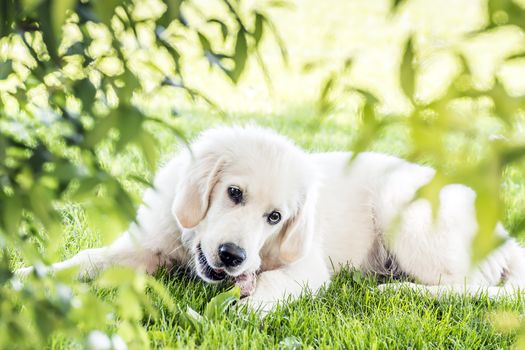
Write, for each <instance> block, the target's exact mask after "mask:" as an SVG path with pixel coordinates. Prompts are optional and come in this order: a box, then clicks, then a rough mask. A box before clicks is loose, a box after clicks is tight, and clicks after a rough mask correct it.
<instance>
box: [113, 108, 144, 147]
mask: <svg viewBox="0 0 525 350" xmlns="http://www.w3.org/2000/svg"><path fill="white" fill-rule="evenodd" d="M115 113H117V115H118V124H117V127H118V130H119V132H120V137H119V139H118V142H117V145H116V150H117V151H121V150H122V149H123V148H124V146H126V145H127V144H128V143H129V142H131V141H134V140H135V139H136V138H137V137H138V136H139V135H140V133H141V131H142V122H143V121H144V115H143V114H142V112H140V111H139V110H138V109H137V108H135V107H133V106H129V105H120V106H119V107H118V108H117V109H116V110H115Z"/></svg>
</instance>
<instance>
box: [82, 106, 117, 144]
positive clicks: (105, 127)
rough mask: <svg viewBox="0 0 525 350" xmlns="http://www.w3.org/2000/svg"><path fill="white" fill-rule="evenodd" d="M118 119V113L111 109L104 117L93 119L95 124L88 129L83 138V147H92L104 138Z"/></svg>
mask: <svg viewBox="0 0 525 350" xmlns="http://www.w3.org/2000/svg"><path fill="white" fill-rule="evenodd" d="M118 121H119V114H118V113H117V112H116V111H115V110H113V111H111V112H110V113H109V114H108V115H107V116H106V117H104V118H102V119H96V120H95V126H94V128H93V129H92V130H90V131H88V133H87V135H86V138H85V140H84V146H85V147H94V146H95V145H97V144H98V143H99V142H100V141H102V140H103V139H104V138H106V136H107V134H108V132H109V131H110V130H111V129H113V128H114V127H116V126H117V123H118Z"/></svg>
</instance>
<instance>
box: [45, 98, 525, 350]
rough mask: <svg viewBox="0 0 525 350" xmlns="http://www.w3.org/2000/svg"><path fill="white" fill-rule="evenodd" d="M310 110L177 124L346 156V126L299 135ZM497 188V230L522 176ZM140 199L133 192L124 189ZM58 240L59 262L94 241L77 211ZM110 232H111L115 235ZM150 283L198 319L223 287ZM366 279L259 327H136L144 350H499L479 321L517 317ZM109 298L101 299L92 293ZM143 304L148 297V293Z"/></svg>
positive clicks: (169, 319)
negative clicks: (257, 135) (267, 134)
mask: <svg viewBox="0 0 525 350" xmlns="http://www.w3.org/2000/svg"><path fill="white" fill-rule="evenodd" d="M310 110H311V109H308V108H305V109H301V108H292V109H291V110H290V111H289V112H287V113H285V114H283V115H272V116H271V117H269V116H268V115H266V114H259V115H256V114H250V115H241V114H236V115H234V116H231V118H228V119H227V121H223V120H222V121H221V120H220V118H217V116H214V115H213V113H211V112H209V111H208V112H206V111H203V112H193V114H192V115H191V116H190V117H184V118H183V119H180V120H179V125H180V127H181V128H182V130H183V131H184V132H185V134H186V135H187V136H188V137H189V138H190V139H191V138H192V137H194V136H195V135H197V134H198V132H199V131H201V130H203V129H206V128H208V127H211V126H213V125H217V124H224V123H227V124H244V123H257V124H259V125H263V126H268V127H271V128H274V129H276V130H278V131H279V132H281V133H283V134H285V135H287V136H289V137H290V138H292V139H293V140H295V141H296V142H297V143H298V144H299V145H300V146H301V147H304V148H305V149H307V150H309V151H333V150H344V149H347V147H348V144H349V142H350V141H351V140H352V138H353V137H355V133H356V131H355V129H354V128H353V127H352V126H346V127H345V126H341V125H340V124H339V123H337V122H336V121H334V120H330V119H329V120H326V121H325V122H324V124H323V125H322V127H320V128H319V129H314V128H311V129H308V125H310V123H313V122H314V120H315V114H314V113H311V112H309V111H310ZM158 136H159V141H160V143H161V149H162V152H163V154H164V158H165V159H166V158H167V157H168V156H169V154H171V153H173V152H174V151H176V149H178V148H179V147H184V146H182V145H180V144H177V141H176V138H175V137H174V136H173V135H170V134H169V132H167V131H159V134H158ZM406 142H407V141H406V135H405V134H404V132H403V130H402V129H400V128H396V127H394V128H391V129H389V130H387V132H385V133H384V134H383V135H381V136H379V137H378V140H377V141H376V142H375V143H374V144H373V148H374V149H376V150H379V151H384V152H388V153H391V154H398V155H403V154H404V153H405V152H406V150H407V147H408V146H407V144H406ZM113 161H114V162H116V163H113V165H114V166H116V167H119V168H120V170H119V171H120V172H121V173H122V174H123V175H122V176H123V178H125V175H126V174H130V173H135V174H136V173H139V174H145V175H146V176H148V177H150V176H151V174H149V173H148V171H147V170H146V169H147V166H146V164H145V163H144V161H143V160H142V159H141V158H140V157H139V156H138V153H137V154H135V152H133V151H131V152H125V153H123V154H121V155H119V156H118V157H117V159H116V160H113ZM505 179H506V181H505V189H506V190H505V194H506V199H507V203H508V204H509V205H508V211H507V215H506V218H507V225H510V226H512V225H513V223H514V221H515V220H518V219H519V218H520V217H521V216H520V215H521V212H520V211H519V210H520V209H519V208H522V207H523V198H524V196H523V194H524V193H525V186H524V185H523V184H524V183H525V176H524V175H523V172H520V171H518V170H515V171H513V170H509V171H508V172H507V176H506V178H505ZM133 188H134V192H135V194H136V195H137V196H139V195H140V192H141V189H142V187H141V186H138V185H134V187H133ZM65 212H66V215H65V222H66V235H65V236H64V239H65V241H64V242H63V246H62V247H63V248H62V250H61V252H62V254H63V256H62V257H63V258H67V257H70V256H72V255H73V254H75V253H76V252H78V251H79V250H81V249H84V248H88V247H93V246H98V245H100V244H101V240H100V237H99V236H98V235H97V233H96V232H92V231H91V230H90V229H89V227H88V226H87V225H86V222H85V220H84V215H83V212H82V209H81V207H79V206H75V205H73V206H71V207H68V208H67V209H66V211H65ZM115 234H118V232H115ZM157 278H158V279H159V280H160V281H161V282H162V283H163V284H164V285H166V286H167V288H168V290H169V292H170V293H171V296H172V298H173V300H174V301H175V303H176V305H177V307H178V309H179V310H185V309H186V306H190V307H191V308H193V309H195V310H197V311H202V310H203V309H204V307H205V305H206V303H207V302H208V301H209V300H210V299H211V298H212V297H213V296H214V295H216V294H217V293H219V292H220V291H222V290H224V288H226V287H227V286H225V285H219V286H214V285H208V284H205V283H204V282H202V281H200V280H197V279H193V278H190V277H188V276H187V275H185V274H184V273H183V272H172V273H168V272H166V271H164V272H161V273H160V274H158V275H157ZM376 286H377V281H376V280H375V279H374V278H362V277H361V275H360V274H359V273H357V272H353V271H343V272H342V273H340V274H338V275H337V276H336V277H335V279H334V281H333V283H332V284H331V285H330V286H329V287H328V288H326V289H324V290H323V291H321V292H320V294H319V295H318V296H316V297H313V296H310V295H305V296H304V297H302V298H301V299H300V300H298V301H296V302H293V303H291V304H289V305H286V306H284V307H282V308H279V309H278V310H277V311H276V312H275V313H273V314H270V315H269V316H268V317H266V318H265V319H264V320H261V319H259V318H258V317H256V316H255V315H250V314H246V313H244V312H241V311H240V310H238V309H237V308H235V307H234V308H232V309H230V311H228V313H227V314H225V315H224V317H223V318H221V319H219V320H215V321H210V322H207V323H206V326H205V328H204V329H203V331H195V330H193V329H187V328H185V327H184V326H183V323H182V322H181V316H180V314H178V313H175V314H173V313H170V312H168V311H167V310H166V309H165V308H164V307H163V306H162V303H160V301H159V302H156V305H157V306H158V308H159V312H160V318H159V319H158V320H152V319H145V320H144V323H145V324H146V325H147V329H148V336H149V338H150V340H151V344H152V345H153V346H154V347H157V348H166V347H174V348H193V347H203V348H213V349H215V348H240V349H254V348H277V347H281V348H290V349H292V348H300V347H305V348H319V347H320V348H348V349H370V348H378V349H386V348H463V349H475V348H486V349H498V348H507V347H509V346H510V345H511V344H512V343H513V341H514V335H513V334H512V333H500V332H498V331H497V330H496V329H495V328H494V327H493V326H492V324H491V323H490V322H489V320H488V315H490V314H492V313H493V312H496V311H501V310H506V311H517V312H522V310H523V309H524V308H525V303H524V302H523V301H522V300H501V301H497V302H495V301H491V300H489V299H487V298H484V297H482V298H477V299H470V298H463V297H455V298H449V299H445V300H441V301H436V300H434V299H432V298H430V297H428V296H424V295H418V294H417V293H415V292H413V291H400V292H394V291H388V292H380V291H379V290H378V289H377V288H376ZM101 297H102V298H110V297H111V295H105V294H102V295H101ZM152 298H155V297H154V296H153V295H152ZM75 346H76V347H81V344H71V343H69V341H68V340H67V339H61V338H57V340H56V343H54V345H53V347H55V348H70V347H75Z"/></svg>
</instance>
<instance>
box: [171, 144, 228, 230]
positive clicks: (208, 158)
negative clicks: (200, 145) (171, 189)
mask: <svg viewBox="0 0 525 350" xmlns="http://www.w3.org/2000/svg"><path fill="white" fill-rule="evenodd" d="M222 165H223V159H221V158H219V157H218V156H217V155H215V154H212V153H209V154H204V155H201V156H197V157H195V158H192V159H191V160H190V164H189V165H188V167H187V168H186V169H185V171H184V174H183V178H182V180H181V181H180V183H179V186H178V188H177V193H176V194H175V199H174V201H173V204H172V207H171V212H172V214H173V216H175V218H176V219H177V221H178V222H179V225H180V226H181V227H182V228H192V227H195V226H197V224H198V223H199V222H200V221H201V220H202V219H203V218H204V217H205V216H206V212H207V211H208V207H209V202H210V195H211V191H212V189H213V187H214V186H215V184H216V183H217V181H218V180H219V175H220V171H221V168H222Z"/></svg>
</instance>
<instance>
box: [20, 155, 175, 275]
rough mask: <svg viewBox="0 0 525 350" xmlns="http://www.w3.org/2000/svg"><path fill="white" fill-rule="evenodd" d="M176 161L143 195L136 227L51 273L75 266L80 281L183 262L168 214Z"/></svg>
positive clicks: (24, 272) (28, 270) (53, 267)
mask: <svg viewBox="0 0 525 350" xmlns="http://www.w3.org/2000/svg"><path fill="white" fill-rule="evenodd" d="M179 166H180V164H178V163H177V159H174V160H172V162H170V163H168V165H167V166H166V167H165V168H163V169H161V170H160V171H159V173H158V174H157V176H156V179H155V186H154V188H150V189H148V190H146V192H145V193H144V199H143V201H144V204H143V205H142V206H141V207H140V208H139V210H138V214H137V219H136V223H133V224H132V225H131V226H130V228H129V230H128V231H127V232H125V233H124V234H122V235H121V236H120V237H119V238H118V239H117V240H116V241H115V242H113V243H112V244H111V245H110V246H107V247H103V248H95V249H87V250H84V251H81V252H80V253H78V254H77V255H75V256H74V257H72V258H70V259H68V260H65V261H63V262H59V263H56V264H53V265H51V267H50V269H51V271H52V272H53V271H60V270H63V269H67V268H72V267H74V266H78V275H79V277H80V278H87V279H89V278H93V277H95V275H96V274H97V273H99V272H101V271H102V270H104V269H106V268H108V267H110V266H115V265H116V266H126V267H131V268H134V269H138V270H143V271H145V272H148V273H152V272H154V271H155V270H156V269H157V267H159V265H163V264H165V263H166V262H169V261H172V260H174V261H177V260H178V261H181V260H184V249H183V248H182V244H181V241H180V229H179V227H178V225H177V224H176V222H175V219H174V217H173V215H172V214H171V204H172V202H173V198H174V195H175V193H174V192H175V191H174V184H175V183H176V181H177V179H176V169H177V168H178V167H179ZM33 270H34V268H33V267H27V268H23V269H20V270H18V271H16V274H17V275H19V276H24V275H27V274H29V273H31V272H32V271H33Z"/></svg>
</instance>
